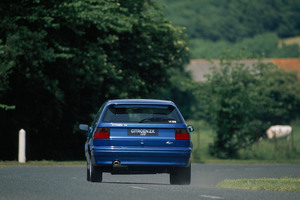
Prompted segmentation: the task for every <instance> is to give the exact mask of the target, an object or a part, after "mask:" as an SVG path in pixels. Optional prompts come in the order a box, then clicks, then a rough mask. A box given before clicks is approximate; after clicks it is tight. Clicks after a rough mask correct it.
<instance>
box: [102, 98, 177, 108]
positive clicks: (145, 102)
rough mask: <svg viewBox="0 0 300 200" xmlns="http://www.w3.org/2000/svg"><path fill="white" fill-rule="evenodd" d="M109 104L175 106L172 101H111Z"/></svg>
mask: <svg viewBox="0 0 300 200" xmlns="http://www.w3.org/2000/svg"><path fill="white" fill-rule="evenodd" d="M107 104H109V105H111V104H156V105H172V106H175V104H174V103H173V102H172V101H167V100H159V99H115V100H109V101H108V102H107Z"/></svg>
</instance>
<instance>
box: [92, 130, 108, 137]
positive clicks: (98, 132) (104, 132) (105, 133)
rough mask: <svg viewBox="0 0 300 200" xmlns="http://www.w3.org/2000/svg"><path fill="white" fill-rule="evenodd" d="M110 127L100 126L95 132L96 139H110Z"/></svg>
mask: <svg viewBox="0 0 300 200" xmlns="http://www.w3.org/2000/svg"><path fill="white" fill-rule="evenodd" d="M108 138H109V128H103V127H98V128H97V129H96V131H95V133H94V139H108Z"/></svg>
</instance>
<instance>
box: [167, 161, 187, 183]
mask: <svg viewBox="0 0 300 200" xmlns="http://www.w3.org/2000/svg"><path fill="white" fill-rule="evenodd" d="M170 184H172V185H189V184H191V165H189V166H188V167H180V168H176V169H174V170H173V171H172V172H171V173H170Z"/></svg>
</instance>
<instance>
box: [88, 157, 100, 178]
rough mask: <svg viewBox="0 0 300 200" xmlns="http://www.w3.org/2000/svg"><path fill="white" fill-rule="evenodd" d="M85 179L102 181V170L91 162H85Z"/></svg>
mask: <svg viewBox="0 0 300 200" xmlns="http://www.w3.org/2000/svg"><path fill="white" fill-rule="evenodd" d="M87 180H88V181H91V182H102V170H101V168H100V167H97V166H94V165H93V164H92V162H89V163H88V164H87Z"/></svg>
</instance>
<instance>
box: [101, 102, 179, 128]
mask: <svg viewBox="0 0 300 200" xmlns="http://www.w3.org/2000/svg"><path fill="white" fill-rule="evenodd" d="M102 121H103V122H126V123H174V124H175V123H183V122H182V119H181V117H180V114H179V113H178V111H177V109H176V108H175V107H173V106H170V105H110V106H109V107H108V108H107V109H106V111H105V114H104V117H103V119H102Z"/></svg>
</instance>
